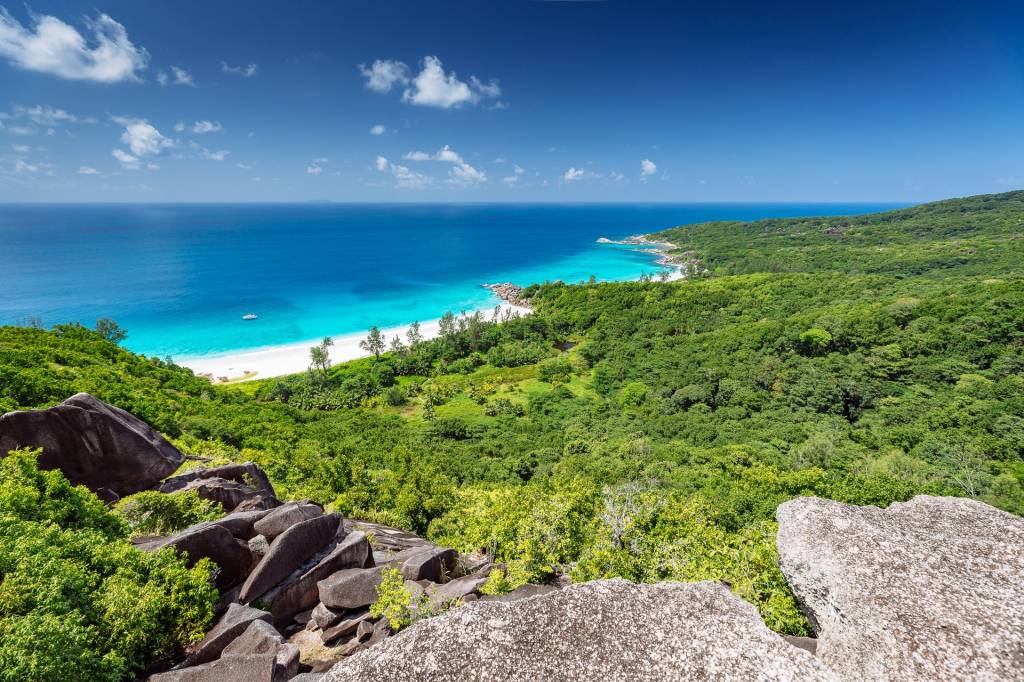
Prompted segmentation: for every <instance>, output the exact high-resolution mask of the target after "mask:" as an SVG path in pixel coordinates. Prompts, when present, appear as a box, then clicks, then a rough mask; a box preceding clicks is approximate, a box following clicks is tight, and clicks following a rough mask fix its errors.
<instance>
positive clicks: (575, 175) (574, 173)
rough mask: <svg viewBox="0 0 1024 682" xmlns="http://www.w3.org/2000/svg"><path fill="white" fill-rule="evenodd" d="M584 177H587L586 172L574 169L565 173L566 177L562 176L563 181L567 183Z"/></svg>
mask: <svg viewBox="0 0 1024 682" xmlns="http://www.w3.org/2000/svg"><path fill="white" fill-rule="evenodd" d="M584 175H586V171H584V170H583V169H582V168H575V167H573V168H570V169H569V170H567V171H565V175H563V176H562V179H563V180H565V181H566V182H572V181H573V180H579V179H580V178H582V177H583V176H584Z"/></svg>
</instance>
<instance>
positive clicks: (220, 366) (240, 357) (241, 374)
mask: <svg viewBox="0 0 1024 682" xmlns="http://www.w3.org/2000/svg"><path fill="white" fill-rule="evenodd" d="M493 310H494V308H493V307H491V308H484V309H481V310H479V311H475V310H474V311H469V312H470V313H473V312H483V313H490V312H492V311H493ZM506 311H511V312H515V313H518V314H519V315H528V314H530V309H529V308H525V307H523V306H515V305H509V304H507V303H502V304H501V312H502V314H505V313H506ZM440 322H441V320H440V318H438V319H435V320H427V321H424V322H420V334H422V335H423V338H424V339H425V340H426V339H434V338H437V337H438V336H440V333H441V331H440ZM410 326H411V323H410V324H404V325H400V326H397V327H388V328H387V329H381V333H382V334H383V335H384V337H385V338H386V339H388V340H389V341H390V339H391V337H393V336H395V335H396V334H397V335H398V336H400V337H402V339H403V340H404V339H405V333H406V332H407V331H408V330H409V327H410ZM331 338H332V339H333V340H334V346H333V347H332V348H331V350H330V357H331V363H332V364H337V363H339V362H347V361H349V360H357V359H359V358H365V357H368V356H369V355H370V353H367V352H366V351H365V350H363V349H362V348H360V347H359V342H360V341H362V340H363V339H365V338H366V332H365V331H364V332H355V333H351V334H342V335H339V336H332V337H331ZM318 343H320V339H310V340H308V341H296V342H294V343H288V344H283V345H280V346H268V347H266V348H256V349H251V350H244V351H232V352H228V353H223V354H217V355H203V356H197V357H194V358H183V359H181V360H178V361H177V364H179V365H181V366H182V367H188V368H189V369H191V370H192V371H193V372H195V374H196V376H205V377H206V378H208V379H210V381H211V382H213V383H217V384H223V383H234V382H239V381H251V380H253V379H270V378H272V377H279V376H287V375H289V374H298V373H299V372H304V371H306V369H308V368H309V349H310V348H311V347H312V346H315V345H317V344H318ZM225 380H226V381H225Z"/></svg>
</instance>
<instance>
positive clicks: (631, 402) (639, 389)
mask: <svg viewBox="0 0 1024 682" xmlns="http://www.w3.org/2000/svg"><path fill="white" fill-rule="evenodd" d="M646 399H647V384H645V383H643V382H640V381H633V382H630V383H628V384H626V385H625V386H623V387H622V390H621V391H619V405H620V406H621V407H637V406H639V405H642V404H643V402H644V401H645V400H646Z"/></svg>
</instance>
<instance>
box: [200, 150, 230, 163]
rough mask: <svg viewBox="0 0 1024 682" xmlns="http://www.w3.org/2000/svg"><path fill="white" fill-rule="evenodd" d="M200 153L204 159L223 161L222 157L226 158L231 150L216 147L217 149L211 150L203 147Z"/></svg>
mask: <svg viewBox="0 0 1024 682" xmlns="http://www.w3.org/2000/svg"><path fill="white" fill-rule="evenodd" d="M200 154H202V157H203V158H204V159H209V160H210V161H223V160H224V159H226V158H228V156H229V155H230V154H231V152H229V151H228V150H227V149H218V150H217V151H215V152H213V151H210V150H209V149H206V148H205V147H204V148H203V149H202V151H200Z"/></svg>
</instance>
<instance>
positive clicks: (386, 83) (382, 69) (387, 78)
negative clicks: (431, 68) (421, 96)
mask: <svg viewBox="0 0 1024 682" xmlns="http://www.w3.org/2000/svg"><path fill="white" fill-rule="evenodd" d="M359 73H361V74H363V76H364V77H365V78H366V87H368V88H369V89H370V90H373V91H374V92H380V93H384V92H391V88H393V87H394V86H395V85H396V84H399V85H405V84H406V83H408V82H409V67H408V66H406V65H405V63H404V62H399V61H395V60H393V59H378V60H376V61H374V62H373V64H371V65H370V67H369V68H367V66H366V65H365V64H360V65H359Z"/></svg>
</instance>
